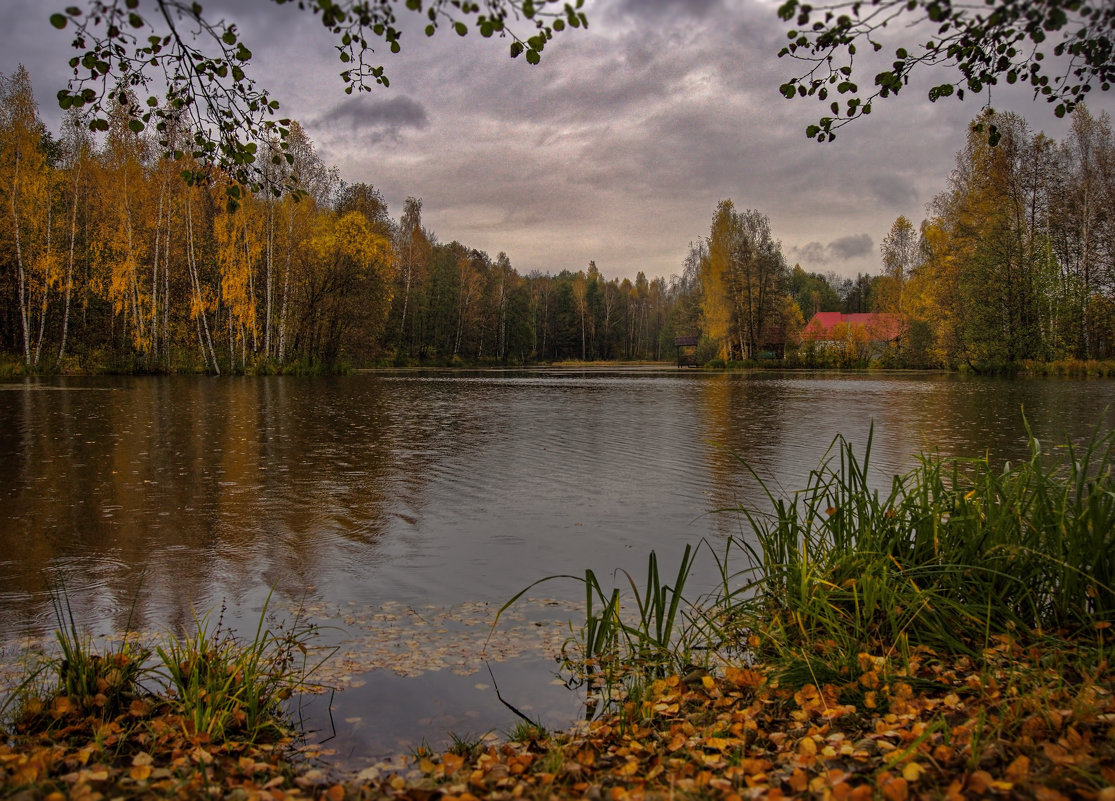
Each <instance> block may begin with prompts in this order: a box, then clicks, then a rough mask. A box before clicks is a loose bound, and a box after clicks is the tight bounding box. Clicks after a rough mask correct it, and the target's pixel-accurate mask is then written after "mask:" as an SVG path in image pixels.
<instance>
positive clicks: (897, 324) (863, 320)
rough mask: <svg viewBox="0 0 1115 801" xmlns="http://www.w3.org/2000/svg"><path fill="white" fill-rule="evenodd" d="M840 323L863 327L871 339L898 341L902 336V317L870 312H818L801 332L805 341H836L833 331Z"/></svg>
mask: <svg viewBox="0 0 1115 801" xmlns="http://www.w3.org/2000/svg"><path fill="white" fill-rule="evenodd" d="M840 323H846V324H847V325H848V326H849V327H855V326H862V327H863V328H864V329H866V331H867V335H868V337H869V338H870V339H872V340H876V341H886V342H889V341H891V340H895V339H898V337H899V336H901V335H902V317H901V315H898V314H885V313H882V312H869V313H859V314H841V313H840V312H817V313H816V314H814V315H813V319H812V320H810V321H809V325H807V326H806V327H805V330H804V331H802V332H801V335H802V338H803V339H814V340H816V339H835V338H836V337H833V336H831V334H832V329H833V328H835V327H836V326H837V325H839V324H840Z"/></svg>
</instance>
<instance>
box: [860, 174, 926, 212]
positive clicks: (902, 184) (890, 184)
mask: <svg viewBox="0 0 1115 801" xmlns="http://www.w3.org/2000/svg"><path fill="white" fill-rule="evenodd" d="M868 186H869V187H870V188H871V192H872V194H874V195H875V198H876V200H878V201H879V203H880V205H883V206H888V207H891V208H898V209H908V208H910V206H912V205H915V204H916V203H917V202H918V191H917V189H915V188H914V185H913V184H912V183H910V181H908V180H907V179H906V178H904V177H903V176H901V175H895V174H893V173H885V174H883V175H877V176H875V177H874V178H872V179H871V180H870V181H869V182H868Z"/></svg>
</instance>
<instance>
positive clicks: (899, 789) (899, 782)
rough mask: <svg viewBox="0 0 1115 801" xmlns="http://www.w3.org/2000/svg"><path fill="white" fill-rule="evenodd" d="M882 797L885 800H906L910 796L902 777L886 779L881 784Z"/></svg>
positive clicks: (907, 786)
mask: <svg viewBox="0 0 1115 801" xmlns="http://www.w3.org/2000/svg"><path fill="white" fill-rule="evenodd" d="M883 797H884V798H886V799H887V801H906V799H907V798H909V797H910V788H909V785H908V784H907V783H906V780H905V779H903V778H893V779H888V780H887V781H886V782H885V783H884V784H883Z"/></svg>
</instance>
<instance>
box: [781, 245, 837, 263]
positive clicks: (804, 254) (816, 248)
mask: <svg viewBox="0 0 1115 801" xmlns="http://www.w3.org/2000/svg"><path fill="white" fill-rule="evenodd" d="M790 253H791V255H792V256H793V257H794V258H795V259H796V260H799V261H805V262H820V261H825V259H826V257H827V255H828V253H827V250H826V249H825V246H824V245H822V244H821V243H820V242H806V243H805V244H804V245H798V246H797V247H794V248H790Z"/></svg>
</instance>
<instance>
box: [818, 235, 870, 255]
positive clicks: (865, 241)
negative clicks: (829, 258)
mask: <svg viewBox="0 0 1115 801" xmlns="http://www.w3.org/2000/svg"><path fill="white" fill-rule="evenodd" d="M874 247H875V243H874V242H872V241H871V237H870V236H869V235H868V234H852V235H850V236H842V237H840V238H839V239H834V240H833V241H832V242H829V251H831V253H832V255H834V256H836V258H838V259H843V260H844V261H848V260H849V259H854V258H856V257H857V256H866V255H868V254H869V253H871V250H872V249H873V248H874Z"/></svg>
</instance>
